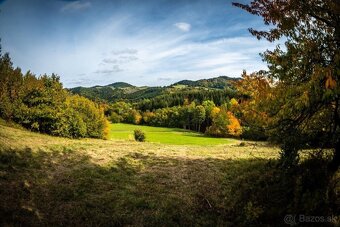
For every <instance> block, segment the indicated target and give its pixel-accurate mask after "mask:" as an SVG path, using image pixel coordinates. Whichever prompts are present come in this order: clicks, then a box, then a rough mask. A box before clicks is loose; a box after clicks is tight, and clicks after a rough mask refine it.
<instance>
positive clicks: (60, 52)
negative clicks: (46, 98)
mask: <svg viewBox="0 0 340 227" xmlns="http://www.w3.org/2000/svg"><path fill="white" fill-rule="evenodd" d="M243 2H247V1H245V0H243ZM0 10H1V12H0V38H1V45H2V49H3V52H10V55H11V58H12V60H13V63H14V65H15V66H19V67H20V68H21V69H22V70H23V71H24V72H25V71H27V70H31V71H32V72H33V73H35V74H37V75H40V74H44V73H47V74H51V73H56V74H58V75H59V76H60V77H61V81H62V82H63V84H64V86H65V87H75V86H94V85H106V84H109V83H113V82H118V81H124V82H128V83H131V84H134V85H151V86H156V85H157V86H163V85H169V84H171V83H174V82H176V81H179V80H183V79H192V80H196V79H202V78H210V77H215V76H219V75H227V76H233V77H237V76H240V74H241V73H242V70H243V69H246V70H247V71H249V72H251V71H256V70H260V69H266V65H265V63H263V62H262V60H261V57H260V56H259V53H260V52H263V51H265V50H266V49H272V48H273V46H274V44H270V43H268V42H267V41H258V40H257V39H256V38H255V37H252V36H251V35H250V34H249V32H248V31H247V29H248V28H249V27H254V28H263V23H262V21H261V19H260V18H258V17H256V16H252V15H249V14H248V13H246V12H244V11H242V10H240V9H238V8H235V7H233V6H232V5H231V1H230V0H183V1H181V0H171V1H170V0H143V1H141V0H96V1H94V0H78V1H72V0H68V1H67V0H29V1H28V0H0Z"/></svg>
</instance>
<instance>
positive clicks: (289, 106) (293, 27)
mask: <svg viewBox="0 0 340 227" xmlns="http://www.w3.org/2000/svg"><path fill="white" fill-rule="evenodd" d="M233 5H235V6H237V7H240V8H242V9H244V10H246V11H248V12H250V13H251V14H254V15H258V16H261V17H262V18H263V20H264V23H265V24H266V25H271V28H270V29H269V30H268V31H258V30H255V29H250V32H251V33H252V34H253V35H254V36H256V37H257V38H258V39H261V38H265V39H267V40H268V41H270V42H273V41H275V40H279V39H280V38H282V37H284V38H285V40H286V42H285V48H286V49H285V50H284V49H282V48H281V47H280V46H277V47H276V49H275V50H273V51H266V52H265V53H264V54H263V58H264V60H265V61H266V62H267V63H268V66H269V71H268V72H267V74H266V76H267V78H270V79H273V80H274V81H275V83H276V84H275V91H274V93H275V94H274V95H275V96H276V98H277V99H276V101H275V103H273V105H271V108H270V109H269V111H268V113H269V114H270V115H271V116H273V117H274V121H273V123H274V125H275V126H276V130H275V133H274V134H276V135H277V136H276V138H275V139H276V141H278V142H279V143H280V144H281V145H282V149H283V154H284V157H293V158H292V160H293V161H294V157H295V158H297V157H298V155H297V154H298V153H297V151H298V150H299V149H301V148H303V147H305V146H307V145H310V144H314V145H316V146H319V147H321V148H324V147H326V146H329V147H330V148H332V149H333V151H334V156H333V160H332V161H331V163H330V165H329V170H330V171H331V172H335V171H336V170H337V169H338V168H339V165H340V129H339V127H340V110H339V109H340V108H339V105H340V103H339V98H340V87H339V77H340V16H339V12H340V1H339V0H309V1H301V0H290V1H288V0H253V1H252V2H251V3H250V4H249V5H247V4H240V3H233ZM297 138H298V139H297ZM302 138H304V139H303V140H302Z"/></svg>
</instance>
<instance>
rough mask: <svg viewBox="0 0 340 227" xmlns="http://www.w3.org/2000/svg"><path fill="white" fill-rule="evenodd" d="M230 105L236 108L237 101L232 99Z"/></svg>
mask: <svg viewBox="0 0 340 227" xmlns="http://www.w3.org/2000/svg"><path fill="white" fill-rule="evenodd" d="M230 104H231V106H232V107H236V106H238V102H237V100H236V99H234V98H232V99H231V100H230Z"/></svg>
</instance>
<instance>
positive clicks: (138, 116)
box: [133, 112, 143, 125]
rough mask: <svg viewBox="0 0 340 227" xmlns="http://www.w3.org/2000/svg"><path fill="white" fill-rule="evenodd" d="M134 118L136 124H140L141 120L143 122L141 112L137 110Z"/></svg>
mask: <svg viewBox="0 0 340 227" xmlns="http://www.w3.org/2000/svg"><path fill="white" fill-rule="evenodd" d="M133 118H134V123H135V124H136V125H138V124H140V122H141V120H142V118H143V117H142V115H141V114H140V113H139V112H136V113H135V114H134V116H133Z"/></svg>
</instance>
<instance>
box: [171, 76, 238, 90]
mask: <svg viewBox="0 0 340 227" xmlns="http://www.w3.org/2000/svg"><path fill="white" fill-rule="evenodd" d="M239 79H240V78H234V77H228V76H219V77H214V78H210V79H200V80H196V81H195V80H181V81H179V82H177V83H174V84H173V85H172V86H176V85H186V86H189V87H206V88H219V89H223V88H225V87H226V86H230V85H231V83H230V82H231V81H237V80H239Z"/></svg>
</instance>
